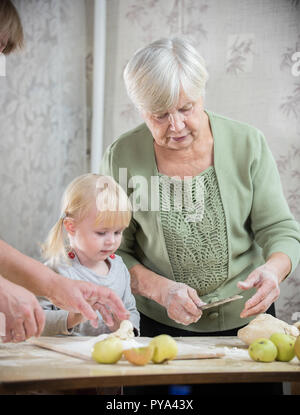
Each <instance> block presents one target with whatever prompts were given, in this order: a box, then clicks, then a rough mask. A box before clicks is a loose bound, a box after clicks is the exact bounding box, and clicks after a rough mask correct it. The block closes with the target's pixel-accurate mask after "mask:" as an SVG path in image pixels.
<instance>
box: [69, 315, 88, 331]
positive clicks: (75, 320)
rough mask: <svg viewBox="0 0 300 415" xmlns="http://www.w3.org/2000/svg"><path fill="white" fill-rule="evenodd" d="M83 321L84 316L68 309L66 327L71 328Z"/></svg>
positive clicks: (84, 319)
mask: <svg viewBox="0 0 300 415" xmlns="http://www.w3.org/2000/svg"><path fill="white" fill-rule="evenodd" d="M83 321H86V318H85V317H84V316H83V315H82V314H80V313H73V312H72V311H70V312H69V314H68V319H67V328H68V329H72V328H73V327H75V326H77V325H78V324H80V323H82V322H83Z"/></svg>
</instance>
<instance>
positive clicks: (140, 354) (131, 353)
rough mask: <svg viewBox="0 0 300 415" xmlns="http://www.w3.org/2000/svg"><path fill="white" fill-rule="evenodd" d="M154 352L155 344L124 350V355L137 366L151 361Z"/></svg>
mask: <svg viewBox="0 0 300 415" xmlns="http://www.w3.org/2000/svg"><path fill="white" fill-rule="evenodd" d="M153 352H154V347H153V346H150V345H149V346H145V347H135V348H133V349H127V350H124V351H123V355H124V357H125V359H126V360H128V362H130V363H133V364H134V365H137V366H144V365H146V364H147V363H149V362H150V360H151V359H152V356H153Z"/></svg>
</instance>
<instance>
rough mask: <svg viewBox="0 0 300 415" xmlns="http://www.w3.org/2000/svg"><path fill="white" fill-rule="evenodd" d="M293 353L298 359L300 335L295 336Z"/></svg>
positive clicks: (299, 357) (299, 354)
mask: <svg viewBox="0 0 300 415" xmlns="http://www.w3.org/2000/svg"><path fill="white" fill-rule="evenodd" d="M294 350H295V354H296V356H297V357H298V359H299V360H300V336H298V337H297V338H296V341H295V346H294Z"/></svg>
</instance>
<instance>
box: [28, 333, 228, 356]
mask: <svg viewBox="0 0 300 415" xmlns="http://www.w3.org/2000/svg"><path fill="white" fill-rule="evenodd" d="M136 340H138V342H139V343H141V345H146V344H148V343H149V341H150V340H151V339H150V338H146V337H144V338H143V337H140V338H136ZM27 341H28V342H30V343H31V344H34V345H36V346H38V347H42V348H44V349H49V350H52V351H55V352H57V353H61V354H65V355H68V356H71V357H76V358H78V359H82V360H88V361H90V360H91V359H92V358H91V356H90V351H88V350H87V349H86V348H82V346H81V345H84V340H82V339H81V340H79V339H76V340H73V339H72V338H70V337H40V338H35V337H32V338H30V339H28V340H27ZM90 344H91V342H90V341H89V345H90ZM177 344H178V355H177V356H176V358H175V359H174V360H187V359H189V360H191V359H216V358H220V357H223V356H224V355H225V354H224V352H222V351H220V350H219V351H213V350H203V349H202V348H201V347H200V348H199V347H196V346H195V345H189V344H187V343H186V342H185V343H182V342H180V341H178V340H177ZM76 348H77V350H74V349H76ZM90 348H91V347H90ZM82 349H83V350H82Z"/></svg>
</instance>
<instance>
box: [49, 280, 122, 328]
mask: <svg viewBox="0 0 300 415" xmlns="http://www.w3.org/2000/svg"><path fill="white" fill-rule="evenodd" d="M47 298H48V299H49V300H50V301H51V302H52V303H53V304H55V305H56V306H57V307H59V308H62V309H64V310H68V311H71V312H74V313H81V314H82V315H83V316H84V317H85V318H86V319H87V320H90V321H91V323H92V325H93V326H94V327H98V317H97V314H96V312H95V311H94V310H98V311H99V312H100V314H101V315H102V318H103V321H104V322H105V324H106V325H107V326H109V327H111V326H113V325H114V324H115V323H114V318H113V317H112V316H116V317H117V318H118V319H119V320H120V321H122V320H127V319H128V318H129V315H130V313H129V312H128V311H127V310H126V308H125V307H124V304H123V302H122V300H121V299H120V298H119V297H118V296H117V294H115V293H114V292H113V291H112V290H111V289H110V288H107V287H102V286H99V285H96V284H93V283H91V282H85V281H73V280H70V279H68V278H65V277H61V276H59V279H57V281H56V284H54V285H53V288H52V290H51V293H50V295H49V296H48V295H47Z"/></svg>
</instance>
